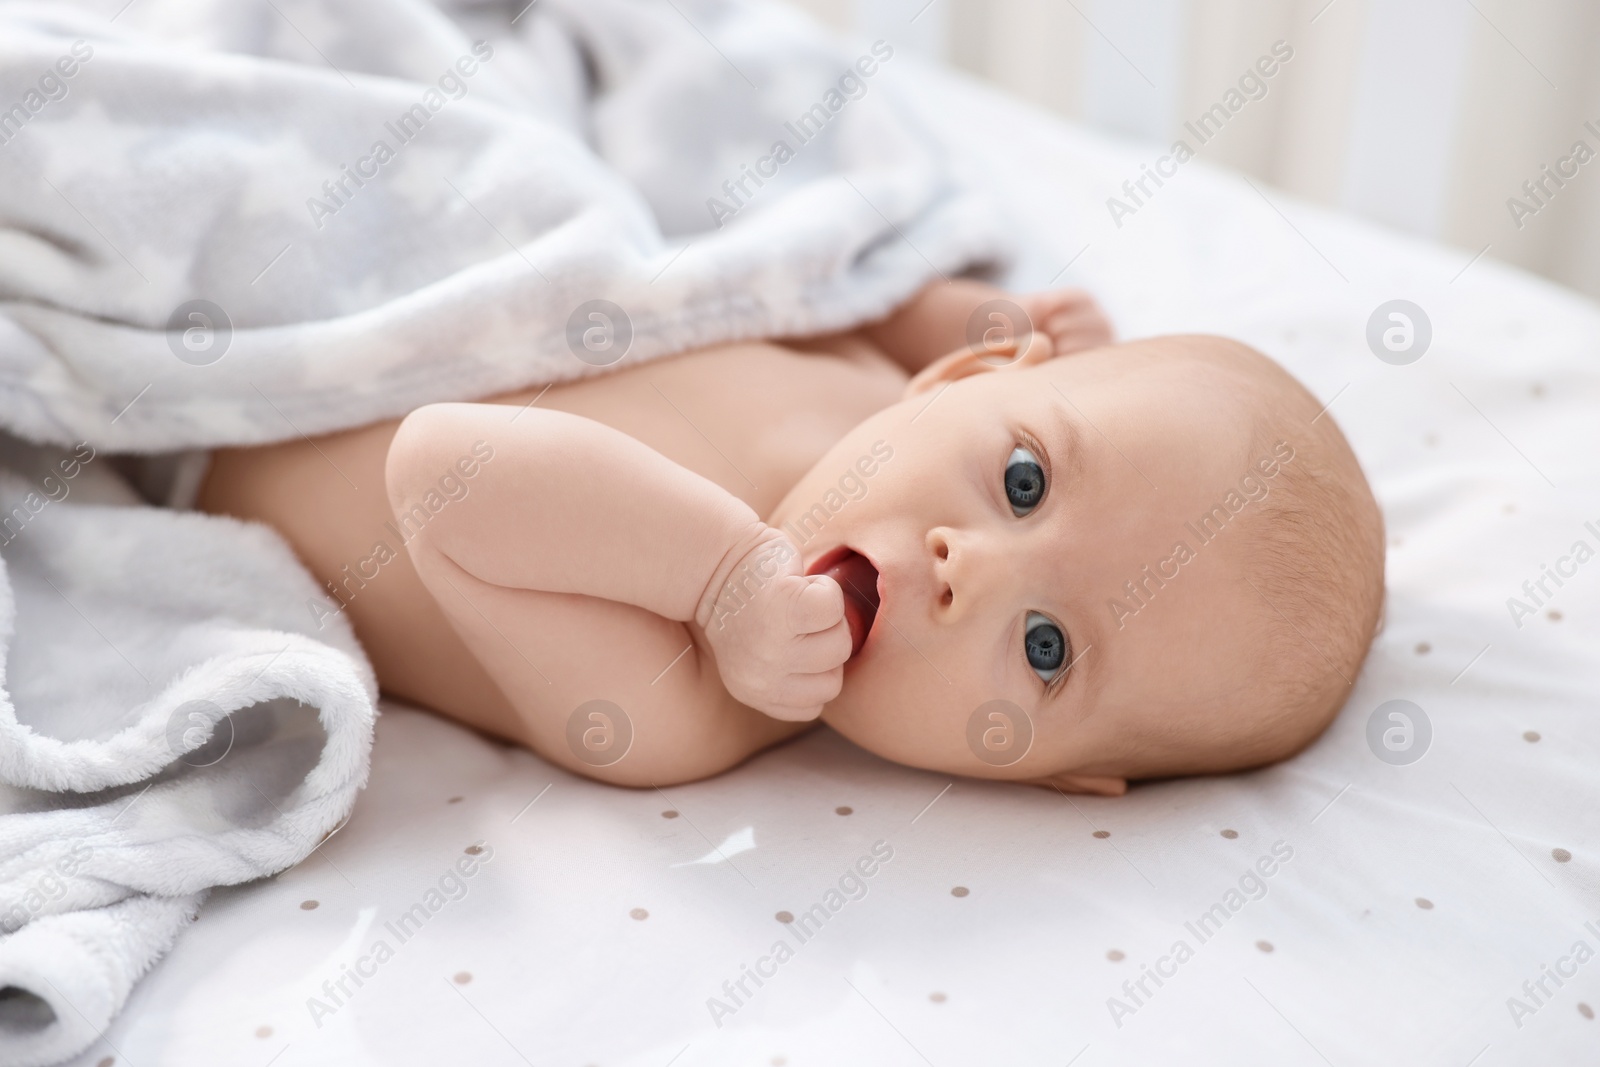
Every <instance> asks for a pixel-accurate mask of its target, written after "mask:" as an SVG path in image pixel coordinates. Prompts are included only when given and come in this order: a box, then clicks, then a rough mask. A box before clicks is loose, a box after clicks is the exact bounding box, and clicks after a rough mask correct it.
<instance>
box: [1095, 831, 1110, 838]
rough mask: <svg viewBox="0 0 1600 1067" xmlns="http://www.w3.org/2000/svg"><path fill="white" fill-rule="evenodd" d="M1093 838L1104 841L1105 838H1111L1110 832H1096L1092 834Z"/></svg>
mask: <svg viewBox="0 0 1600 1067" xmlns="http://www.w3.org/2000/svg"><path fill="white" fill-rule="evenodd" d="M1094 836H1096V837H1098V838H1099V839H1100V840H1102V841H1104V840H1105V839H1106V838H1108V837H1110V836H1111V831H1110V830H1096V831H1095V832H1094Z"/></svg>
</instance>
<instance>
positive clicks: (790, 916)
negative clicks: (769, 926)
mask: <svg viewBox="0 0 1600 1067" xmlns="http://www.w3.org/2000/svg"><path fill="white" fill-rule="evenodd" d="M773 918H774V919H777V920H778V921H779V922H781V923H792V922H794V913H793V912H790V911H780V912H778V914H776V915H774V916H773Z"/></svg>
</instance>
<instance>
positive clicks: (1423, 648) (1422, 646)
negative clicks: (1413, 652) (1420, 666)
mask: <svg viewBox="0 0 1600 1067" xmlns="http://www.w3.org/2000/svg"><path fill="white" fill-rule="evenodd" d="M1432 651H1433V646H1432V645H1430V644H1428V642H1426V641H1418V642H1417V655H1419V656H1426V655H1427V654H1428V653H1429V652H1432Z"/></svg>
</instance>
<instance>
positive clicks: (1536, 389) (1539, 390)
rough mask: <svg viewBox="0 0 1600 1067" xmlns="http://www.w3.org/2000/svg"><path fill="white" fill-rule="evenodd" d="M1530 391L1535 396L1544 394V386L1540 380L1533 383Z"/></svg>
mask: <svg viewBox="0 0 1600 1067" xmlns="http://www.w3.org/2000/svg"><path fill="white" fill-rule="evenodd" d="M1528 392H1530V393H1532V394H1533V395H1534V396H1544V386H1543V385H1542V384H1541V383H1539V382H1534V383H1533V385H1532V386H1531V387H1529V389H1528Z"/></svg>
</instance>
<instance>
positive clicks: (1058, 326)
mask: <svg viewBox="0 0 1600 1067" xmlns="http://www.w3.org/2000/svg"><path fill="white" fill-rule="evenodd" d="M1018 302H1019V303H1020V304H1021V305H1022V309H1023V311H1025V312H1027V314H1028V318H1029V320H1030V321H1031V322H1032V323H1033V328H1034V329H1035V330H1038V331H1040V332H1041V333H1043V334H1044V335H1045V336H1047V337H1049V338H1050V342H1051V344H1052V345H1054V347H1055V354H1056V355H1058V356H1065V355H1070V354H1071V353H1073V352H1081V351H1082V350H1084V349H1086V348H1099V347H1100V346H1101V345H1108V344H1110V343H1111V340H1112V333H1111V321H1110V320H1109V319H1107V318H1106V313H1105V312H1104V311H1103V310H1101V308H1100V305H1099V303H1098V302H1096V301H1095V298H1094V297H1092V296H1090V295H1089V294H1088V293H1086V292H1084V291H1083V290H1082V289H1049V290H1046V291H1045V292H1042V293H1029V294H1028V295H1027V296H1023V297H1019V298H1018Z"/></svg>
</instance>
